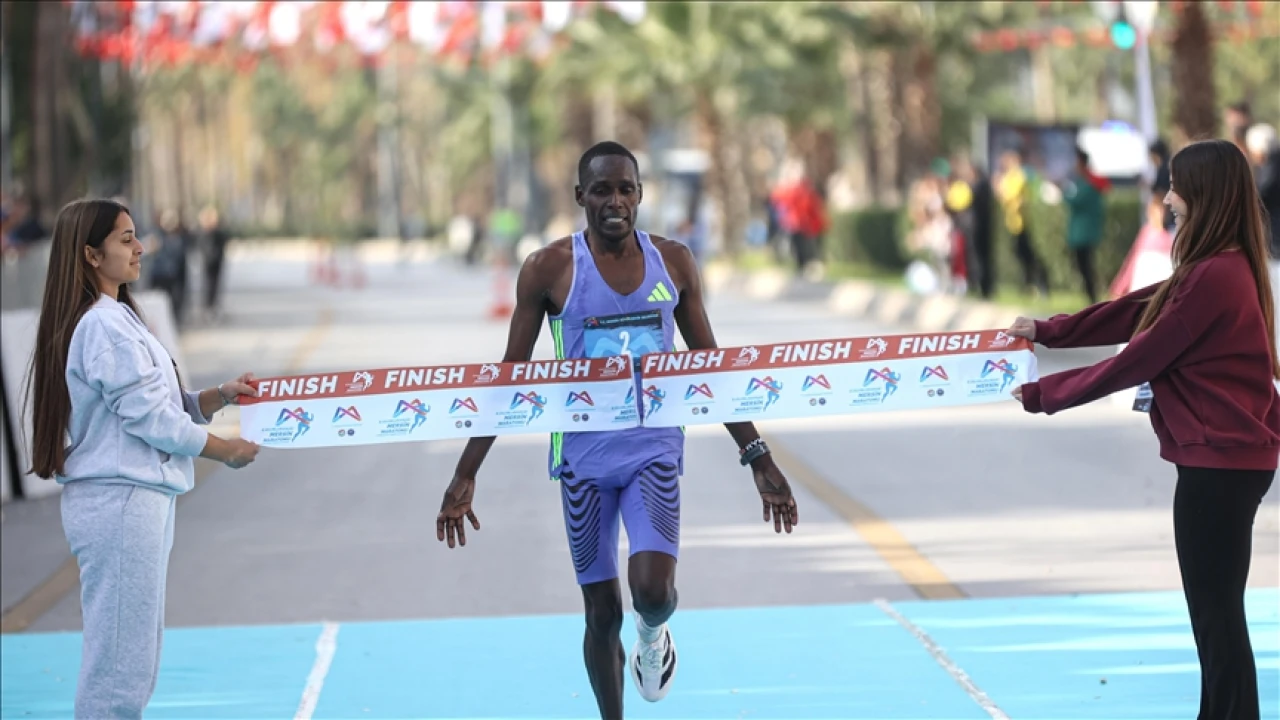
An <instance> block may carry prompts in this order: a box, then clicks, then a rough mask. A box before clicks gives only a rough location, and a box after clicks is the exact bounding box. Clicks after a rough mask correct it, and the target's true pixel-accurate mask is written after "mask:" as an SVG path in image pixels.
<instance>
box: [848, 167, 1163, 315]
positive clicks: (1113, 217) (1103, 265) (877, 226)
mask: <svg viewBox="0 0 1280 720" xmlns="http://www.w3.org/2000/svg"><path fill="white" fill-rule="evenodd" d="M1028 219H1029V221H1030V224H1031V232H1032V237H1031V240H1032V243H1033V244H1034V245H1035V247H1036V251H1037V253H1038V254H1039V255H1040V259H1041V260H1042V261H1043V262H1044V263H1045V264H1046V265H1047V266H1048V268H1049V285H1050V288H1052V289H1053V290H1070V291H1082V290H1083V289H1084V288H1083V285H1082V283H1081V282H1080V279H1079V277H1078V276H1077V275H1076V268H1075V259H1074V258H1073V256H1072V254H1071V251H1070V250H1069V249H1068V248H1067V240H1066V232H1067V217H1066V206H1065V205H1062V204H1059V205H1046V204H1044V203H1043V202H1041V201H1040V200H1039V199H1038V198H1037V199H1036V200H1035V201H1033V202H1032V203H1031V204H1030V206H1029V208H1028ZM992 221H993V222H994V224H995V236H994V242H995V246H996V248H995V262H996V276H997V281H998V283H999V284H1000V285H1003V286H1010V287H1020V286H1021V284H1022V266H1021V265H1019V264H1018V259H1017V256H1016V255H1015V254H1014V250H1013V240H1012V238H1010V237H1009V234H1008V232H1007V231H1006V230H1005V229H1004V218H1003V216H1002V215H1001V212H1000V209H999V208H998V207H997V208H995V209H994V211H993V212H992ZM1142 222H1143V214H1142V201H1141V197H1140V195H1139V193H1138V191H1137V190H1136V189H1134V188H1119V189H1113V190H1112V191H1111V192H1110V193H1108V195H1107V221H1106V226H1105V230H1104V233H1103V238H1102V243H1101V244H1100V245H1099V246H1098V251H1097V255H1096V256H1095V258H1094V271H1095V272H1096V273H1097V279H1098V282H1099V284H1100V285H1099V287H1100V289H1102V290H1104V291H1105V288H1106V287H1107V286H1108V285H1110V283H1111V280H1112V278H1114V277H1115V276H1116V274H1117V273H1118V272H1119V271H1120V266H1121V265H1122V264H1123V263H1124V258H1125V256H1126V255H1127V254H1128V252H1129V248H1130V247H1132V246H1133V242H1134V240H1135V239H1136V238H1137V236H1138V230H1139V229H1140V228H1141V227H1142ZM909 227H910V225H909V220H908V219H907V214H906V211H905V210H904V209H902V208H893V207H873V208H867V209H864V210H857V211H853V212H847V213H840V214H837V215H835V216H834V217H833V218H832V222H831V227H830V230H829V231H828V233H827V236H826V239H825V250H826V254H827V258H828V260H830V261H832V262H847V263H855V264H864V265H867V264H869V265H874V266H876V267H878V268H882V269H884V270H886V271H889V272H901V271H903V270H905V269H906V267H907V264H908V263H910V262H911V254H910V253H909V252H908V251H907V250H906V245H905V238H906V236H907V232H908V228H909ZM1103 294H1104V295H1105V292H1104V293H1103Z"/></svg>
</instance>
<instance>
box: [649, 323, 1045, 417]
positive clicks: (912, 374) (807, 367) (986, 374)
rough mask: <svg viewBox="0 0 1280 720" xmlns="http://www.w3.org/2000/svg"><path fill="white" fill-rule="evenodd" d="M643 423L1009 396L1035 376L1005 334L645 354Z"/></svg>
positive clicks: (1022, 350) (911, 406) (1023, 345)
mask: <svg viewBox="0 0 1280 720" xmlns="http://www.w3.org/2000/svg"><path fill="white" fill-rule="evenodd" d="M641 376H642V378H643V380H642V386H643V391H642V397H643V402H644V425H645V427H677V426H681V425H701V424H709V423H725V422H745V421H754V420H765V419H782V418H801V417H814V416H820V415H848V414H853V413H862V412H884V411H889V410H919V409H927V408H935V407H948V406H958V405H976V404H981V403H990V402H997V401H1005V402H1007V401H1009V400H1010V393H1012V391H1013V390H1014V389H1015V388H1017V387H1019V386H1020V385H1022V384H1024V383H1026V382H1029V381H1031V380H1034V379H1036V378H1037V377H1038V375H1037V372H1036V358H1035V355H1034V354H1033V352H1032V349H1031V344H1030V343H1028V342H1027V341H1025V340H1020V339H1015V338H1010V337H1009V336H1007V335H1005V334H1004V333H1002V332H997V331H986V332H971V333H951V334H939V335H899V336H881V337H874V338H846V339H837V340H820V341H812V342H802V343H780V344H776V345H759V346H752V347H743V348H725V349H720V350H700V351H685V352H678V353H664V354H662V355H647V356H645V358H644V363H643V370H642V373H641Z"/></svg>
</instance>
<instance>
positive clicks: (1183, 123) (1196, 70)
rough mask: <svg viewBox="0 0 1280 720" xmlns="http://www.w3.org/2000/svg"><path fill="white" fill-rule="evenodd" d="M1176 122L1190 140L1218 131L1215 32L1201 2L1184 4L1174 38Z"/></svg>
mask: <svg viewBox="0 0 1280 720" xmlns="http://www.w3.org/2000/svg"><path fill="white" fill-rule="evenodd" d="M1171 54H1172V56H1173V87H1174V108H1173V122H1174V124H1175V125H1177V126H1178V128H1179V129H1181V131H1182V133H1183V135H1185V136H1186V137H1187V138H1188V139H1190V140H1199V139H1204V138H1210V137H1215V136H1216V135H1217V134H1218V102H1217V97H1216V93H1215V91H1214V86H1213V35H1212V33H1211V30H1210V28H1209V22H1208V20H1207V19H1206V18H1205V15H1204V9H1203V8H1202V7H1201V5H1200V3H1198V2H1192V3H1187V4H1186V5H1184V6H1183V9H1182V14H1181V15H1180V16H1179V18H1178V27H1177V29H1176V31H1175V32H1174V37H1173V52H1172V53H1171Z"/></svg>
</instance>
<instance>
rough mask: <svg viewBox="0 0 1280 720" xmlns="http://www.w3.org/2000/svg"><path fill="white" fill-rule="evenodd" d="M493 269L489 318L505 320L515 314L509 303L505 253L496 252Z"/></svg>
mask: <svg viewBox="0 0 1280 720" xmlns="http://www.w3.org/2000/svg"><path fill="white" fill-rule="evenodd" d="M493 269H494V275H493V302H492V303H491V304H490V305H489V318H490V319H491V320H506V319H507V318H509V317H511V313H513V312H515V307H514V306H513V305H512V303H511V280H510V279H509V278H508V277H507V256H506V253H504V252H502V251H501V250H500V251H498V253H497V258H496V260H495V262H494V268H493Z"/></svg>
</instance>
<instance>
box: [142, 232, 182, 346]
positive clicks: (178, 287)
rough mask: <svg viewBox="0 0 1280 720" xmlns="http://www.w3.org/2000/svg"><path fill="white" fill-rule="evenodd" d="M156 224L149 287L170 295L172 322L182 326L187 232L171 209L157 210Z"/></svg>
mask: <svg viewBox="0 0 1280 720" xmlns="http://www.w3.org/2000/svg"><path fill="white" fill-rule="evenodd" d="M157 225H158V227H157V228H156V232H155V234H154V235H153V236H152V237H153V238H154V250H153V252H154V253H155V257H154V258H153V259H152V261H151V277H150V280H151V287H153V288H155V289H157V290H161V291H163V292H164V293H165V294H166V295H168V296H169V307H170V308H171V309H172V311H173V322H174V323H175V324H176V325H177V326H178V327H181V326H182V320H183V317H184V315H183V312H184V310H185V308H186V305H187V275H188V273H187V237H186V235H187V234H186V230H185V229H184V228H183V227H182V222H181V220H180V219H179V217H178V213H177V212H176V211H174V210H165V211H164V212H162V213H160V221H159V223H157Z"/></svg>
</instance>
